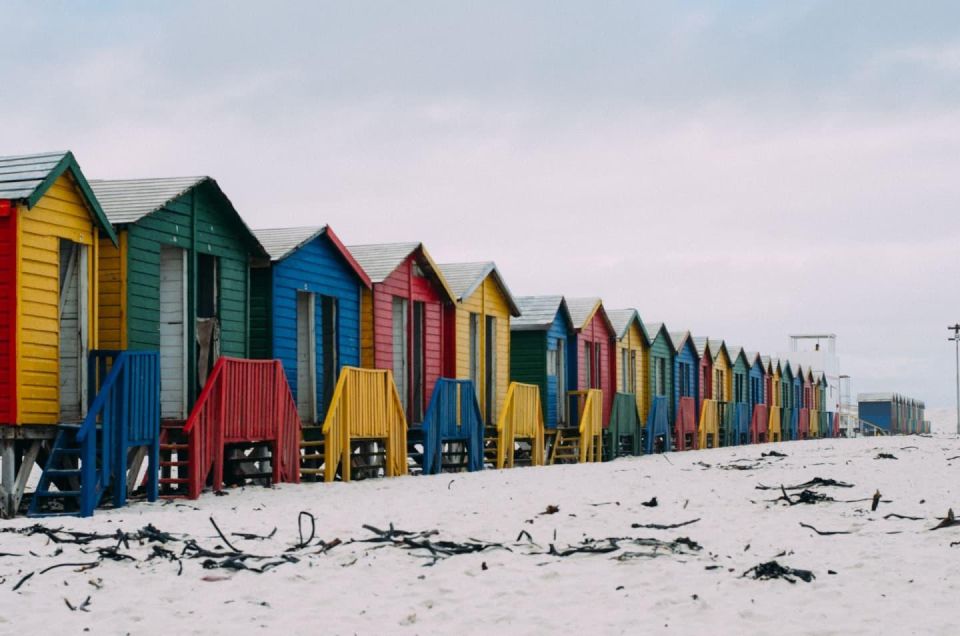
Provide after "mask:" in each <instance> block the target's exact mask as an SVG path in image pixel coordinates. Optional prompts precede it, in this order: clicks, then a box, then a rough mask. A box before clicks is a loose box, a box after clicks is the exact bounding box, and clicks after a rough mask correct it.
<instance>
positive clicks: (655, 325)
mask: <svg viewBox="0 0 960 636" xmlns="http://www.w3.org/2000/svg"><path fill="white" fill-rule="evenodd" d="M661 331H662V332H663V333H664V335H666V336H667V344H669V345H670V346H671V347H673V338H671V337H670V330H669V329H667V325H665V324H664V323H662V322H651V323H650V324H648V325H647V332H648V333H649V334H650V341H651V343H652V342H653V341H654V340H656V339H657V336H658V335H660V332H661ZM674 351H676V349H674Z"/></svg>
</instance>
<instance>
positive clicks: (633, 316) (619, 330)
mask: <svg viewBox="0 0 960 636" xmlns="http://www.w3.org/2000/svg"><path fill="white" fill-rule="evenodd" d="M607 318H609V319H610V324H611V325H613V331H614V332H615V333H616V334H617V340H619V339H620V338H623V337H624V336H626V335H627V329H629V328H630V323H632V322H633V321H634V320H639V319H640V312H638V311H637V310H636V309H611V310H610V311H608V312H607Z"/></svg>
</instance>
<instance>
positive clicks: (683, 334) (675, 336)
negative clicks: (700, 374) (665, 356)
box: [670, 331, 699, 355]
mask: <svg viewBox="0 0 960 636" xmlns="http://www.w3.org/2000/svg"><path fill="white" fill-rule="evenodd" d="M688 339H689V340H690V341H691V344H693V342H692V341H693V336H691V335H690V332H689V331H672V332H670V340H672V341H673V347H674V351H676V352H677V353H680V350H681V349H683V345H684V343H686V341H687V340H688ZM694 351H696V345H694ZM698 355H699V354H698Z"/></svg>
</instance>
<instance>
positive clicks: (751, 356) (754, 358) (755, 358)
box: [744, 351, 766, 368]
mask: <svg viewBox="0 0 960 636" xmlns="http://www.w3.org/2000/svg"><path fill="white" fill-rule="evenodd" d="M744 354H745V355H746V356H747V363H748V364H749V365H750V366H751V367H752V366H753V365H755V364H756V363H757V362H759V363H760V364H761V365H763V366H764V368H766V365H764V364H763V359H762V358H761V357H760V352H759V351H744Z"/></svg>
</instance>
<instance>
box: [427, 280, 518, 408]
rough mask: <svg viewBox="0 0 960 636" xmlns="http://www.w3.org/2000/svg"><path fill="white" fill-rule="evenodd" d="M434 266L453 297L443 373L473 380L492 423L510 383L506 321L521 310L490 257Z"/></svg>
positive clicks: (448, 322)
mask: <svg viewBox="0 0 960 636" xmlns="http://www.w3.org/2000/svg"><path fill="white" fill-rule="evenodd" d="M439 267H440V271H441V272H442V273H443V277H444V278H445V279H446V281H447V284H448V285H449V286H450V289H451V290H452V291H453V295H454V298H455V299H456V303H455V304H453V305H450V306H449V307H448V308H447V316H446V319H445V324H446V325H448V327H449V328H448V329H447V330H446V338H447V342H446V344H445V346H444V357H445V365H444V367H445V371H444V374H445V375H446V376H448V377H455V378H461V379H469V380H472V381H473V385H474V387H475V389H476V393H477V400H478V402H479V405H480V414H481V417H482V418H483V422H484V424H486V425H487V426H490V425H493V424H496V421H497V416H498V415H499V414H500V409H501V408H502V407H503V401H504V399H505V398H506V395H507V386H508V385H509V383H510V320H511V319H512V318H515V317H517V316H519V315H520V308H519V307H518V306H517V303H516V301H515V300H514V298H513V294H511V293H510V288H509V287H507V284H506V282H504V279H503V276H502V275H501V274H500V270H498V269H497V266H496V264H495V263H493V262H492V261H487V262H482V263H441V264H440V265H439Z"/></svg>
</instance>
